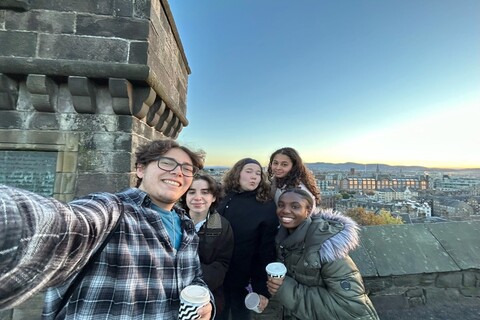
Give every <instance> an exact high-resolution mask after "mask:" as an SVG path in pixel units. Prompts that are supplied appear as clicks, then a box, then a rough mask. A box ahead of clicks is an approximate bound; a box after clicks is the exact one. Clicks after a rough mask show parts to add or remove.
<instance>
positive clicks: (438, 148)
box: [169, 0, 480, 168]
mask: <svg viewBox="0 0 480 320" xmlns="http://www.w3.org/2000/svg"><path fill="white" fill-rule="evenodd" d="M169 4H170V7H171V10H172V12H173V16H174V19H175V23H176V25H177V28H178V31H179V34H180V38H181V41H182V44H183V47H184V49H185V53H186V56H187V59H188V63H189V66H190V68H191V70H192V74H191V75H190V77H189V85H188V95H187V118H188V120H189V121H190V124H189V125H188V126H187V127H185V128H184V129H183V131H182V132H181V133H180V136H179V141H180V142H182V143H183V144H186V145H187V146H189V147H192V148H194V149H203V150H205V151H206V152H207V159H206V160H207V161H206V165H209V166H213V165H226V166H231V165H232V164H233V163H234V162H236V161H237V160H239V159H241V158H244V157H254V158H256V159H258V160H259V161H260V162H261V163H262V164H265V165H266V164H267V162H268V158H269V156H270V154H271V153H272V152H273V151H275V150H276V149H278V148H280V147H284V146H290V147H293V148H295V149H297V150H298V151H299V152H300V155H301V156H302V158H303V160H304V161H305V162H317V161H319V162H336V163H338V162H359V163H386V164H392V165H395V164H402V165H422V166H430V167H476V168H480V1H478V0H471V1H469V0H452V1H447V0H435V1H433V0H424V1H423V0H422V1H418V0H415V1H412V0H401V1H400V0H394V1H390V0H388V1H370V0H355V1H354V0H350V1H338V0H335V1H333V0H328V1H324V0H297V1H284V0H236V1H234V0H201V1H199V0H170V1H169Z"/></svg>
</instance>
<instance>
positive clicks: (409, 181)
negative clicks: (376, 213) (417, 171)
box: [340, 177, 428, 191]
mask: <svg viewBox="0 0 480 320" xmlns="http://www.w3.org/2000/svg"><path fill="white" fill-rule="evenodd" d="M406 187H408V188H409V189H411V190H426V189H428V179H426V178H424V177H412V178H403V177H402V178H392V177H376V178H366V177H347V178H344V179H342V180H341V182H340V189H341V190H349V191H360V190H363V191H369V190H378V189H385V188H393V189H400V188H406Z"/></svg>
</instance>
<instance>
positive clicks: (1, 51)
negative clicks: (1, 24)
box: [0, 31, 37, 57]
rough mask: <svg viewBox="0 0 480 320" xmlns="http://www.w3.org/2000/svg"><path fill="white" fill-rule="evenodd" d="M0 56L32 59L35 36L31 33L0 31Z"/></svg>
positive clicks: (35, 42)
mask: <svg viewBox="0 0 480 320" xmlns="http://www.w3.org/2000/svg"><path fill="white" fill-rule="evenodd" d="M0 43H1V45H0V56H15V57H34V56H35V50H36V44H37V34H36V33H33V32H18V31H0Z"/></svg>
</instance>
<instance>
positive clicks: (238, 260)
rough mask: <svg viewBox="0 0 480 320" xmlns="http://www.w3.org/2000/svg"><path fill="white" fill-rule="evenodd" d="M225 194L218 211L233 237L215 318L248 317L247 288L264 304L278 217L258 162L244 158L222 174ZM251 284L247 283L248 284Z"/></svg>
mask: <svg viewBox="0 0 480 320" xmlns="http://www.w3.org/2000/svg"><path fill="white" fill-rule="evenodd" d="M224 188H225V192H226V197H225V198H224V200H223V201H222V202H221V204H220V205H219V208H218V212H219V213H220V214H222V215H223V216H224V217H225V218H227V220H228V221H229V222H230V224H231V226H232V228H233V234H234V237H235V245H234V249H233V256H232V261H231V263H230V268H229V270H228V272H227V276H226V277H225V282H224V289H225V309H224V311H223V313H222V314H220V316H219V319H221V320H222V319H229V317H228V316H229V314H230V313H231V319H232V320H237V319H238V320H248V319H251V312H250V311H249V310H248V309H247V308H246V307H245V304H244V299H245V296H246V295H247V294H248V289H247V287H248V288H251V290H252V291H253V292H256V293H258V294H259V295H260V297H261V306H260V309H261V310H263V309H264V308H265V307H266V306H267V304H268V298H269V297H270V294H269V293H268V290H267V287H266V281H267V274H266V272H265V266H266V265H267V264H268V263H270V262H272V261H275V233H276V231H277V228H278V219H277V217H276V214H275V203H274V202H273V200H272V199H271V195H270V186H269V185H268V183H267V179H266V175H265V173H264V172H263V170H262V166H261V165H260V163H259V162H258V161H256V160H254V159H250V158H245V159H242V160H240V161H238V162H237V163H236V164H235V165H234V166H233V168H232V169H231V170H229V171H228V172H227V173H226V175H225V177H224ZM250 285H251V287H250Z"/></svg>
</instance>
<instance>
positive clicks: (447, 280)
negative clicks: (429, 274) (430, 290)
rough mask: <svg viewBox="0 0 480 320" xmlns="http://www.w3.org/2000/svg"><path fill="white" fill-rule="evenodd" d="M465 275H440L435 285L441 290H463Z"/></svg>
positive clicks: (459, 273) (458, 273) (457, 273)
mask: <svg viewBox="0 0 480 320" xmlns="http://www.w3.org/2000/svg"><path fill="white" fill-rule="evenodd" d="M462 280H463V275H462V273H461V272H455V273H440V274H439V275H438V278H437V280H436V281H435V285H436V286H437V287H439V288H461V287H462Z"/></svg>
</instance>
